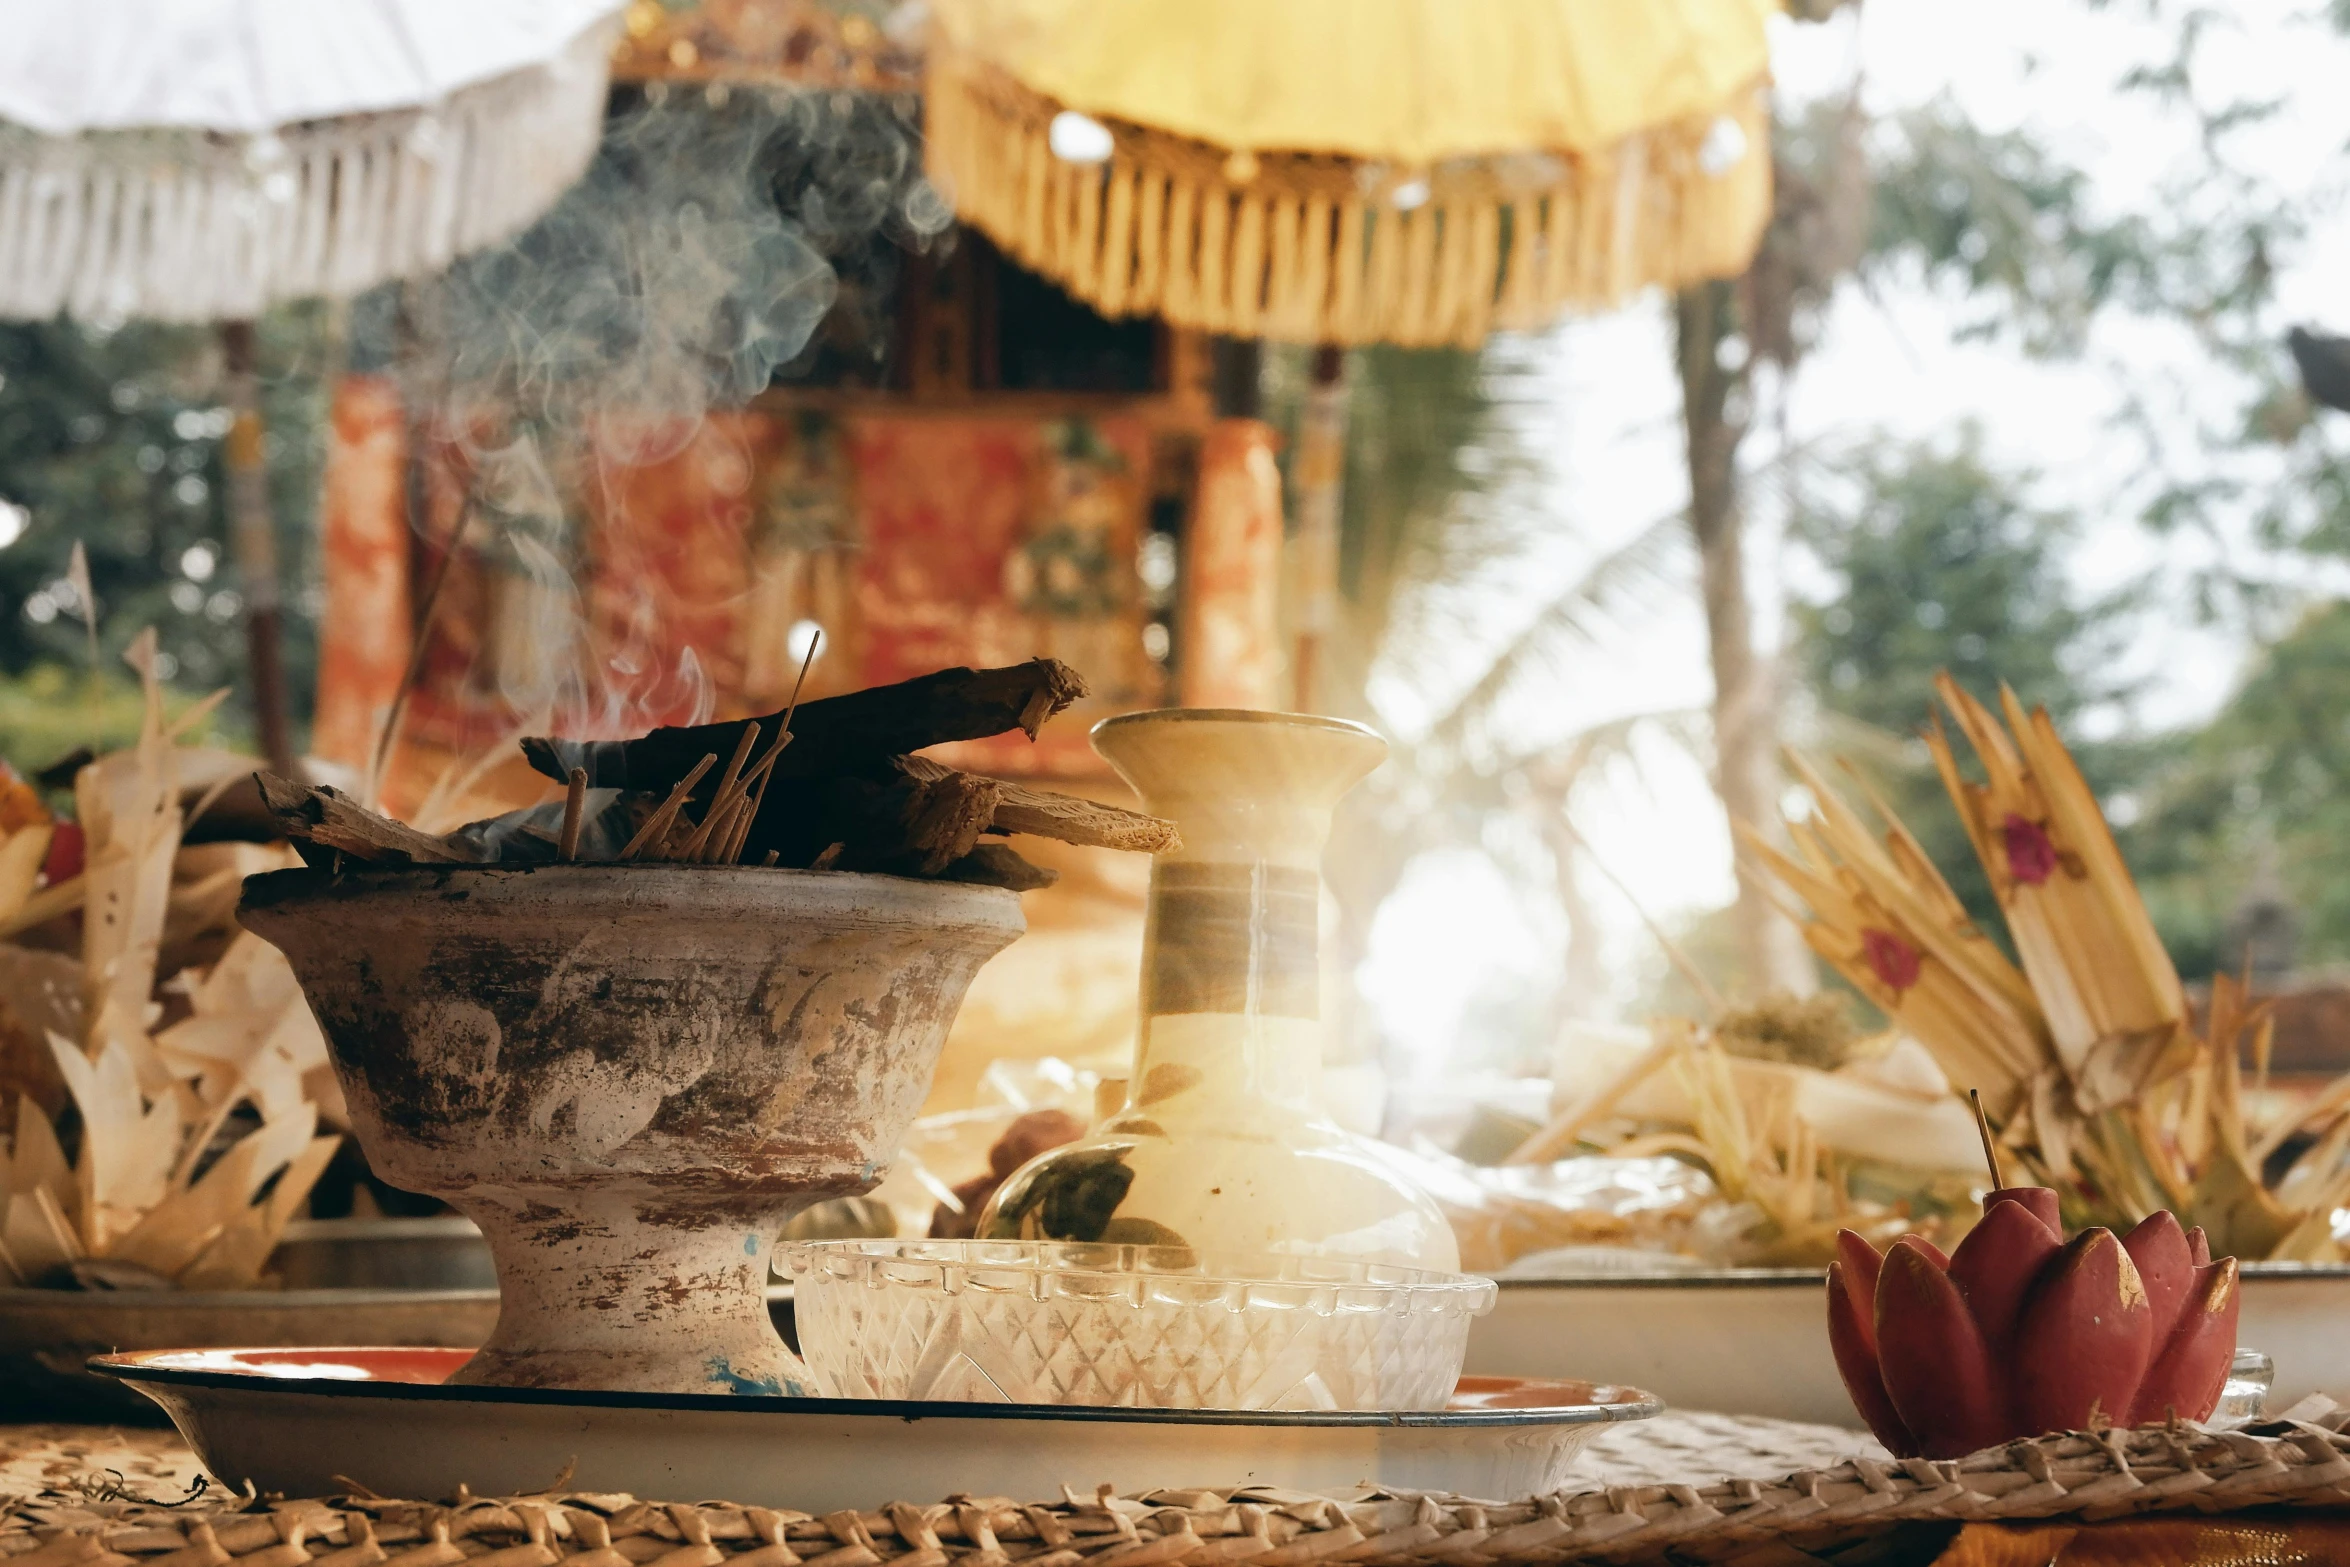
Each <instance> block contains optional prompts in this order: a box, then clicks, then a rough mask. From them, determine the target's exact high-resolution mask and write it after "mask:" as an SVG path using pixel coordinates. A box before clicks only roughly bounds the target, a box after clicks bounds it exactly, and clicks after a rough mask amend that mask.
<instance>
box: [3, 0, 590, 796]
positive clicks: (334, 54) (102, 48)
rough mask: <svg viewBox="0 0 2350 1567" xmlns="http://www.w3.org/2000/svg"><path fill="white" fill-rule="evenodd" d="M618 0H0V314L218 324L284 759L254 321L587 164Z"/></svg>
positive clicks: (500, 210)
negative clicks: (3, 43)
mask: <svg viewBox="0 0 2350 1567" xmlns="http://www.w3.org/2000/svg"><path fill="white" fill-rule="evenodd" d="M619 6H620V0H75V3H72V4H62V5H61V4H58V3H56V0H0V36H5V37H6V38H8V40H9V44H8V47H7V48H6V49H5V50H0V315H9V316H18V317H31V318H35V319H40V318H46V317H49V316H53V315H56V314H58V313H60V312H63V313H66V314H69V315H72V316H75V317H77V318H81V319H85V320H92V321H121V320H126V319H129V318H132V317H143V318H147V319H152V320H164V321H218V322H221V323H223V334H222V339H223V345H224V347H225V349H226V357H227V360H228V369H229V397H230V401H231V404H232V406H233V407H234V408H235V409H236V414H237V427H236V428H235V429H234V430H233V431H232V433H231V435H230V439H229V442H228V446H227V450H226V454H225V455H226V463H227V467H228V473H229V481H230V482H229V508H230V513H231V520H232V525H233V537H234V540H235V552H236V558H237V564H238V568H239V572H240V575H242V577H243V578H244V586H245V601H246V613H247V629H248V640H249V648H250V654H251V657H252V662H253V696H254V705H255V708H256V710H257V712H256V716H257V718H258V719H259V722H260V727H261V739H262V748H263V750H264V751H265V753H267V755H268V756H269V758H270V761H271V763H272V765H273V766H276V767H278V768H279V769H280V770H287V769H288V768H289V766H290V762H291V757H290V753H289V747H288V744H287V740H286V730H285V717H284V696H283V691H282V686H283V681H282V679H281V678H280V676H279V674H278V668H277V630H276V627H277V614H278V587H277V564H276V554H275V548H274V545H273V541H272V538H271V534H270V528H269V515H268V507H267V500H266V495H265V491H264V487H263V484H262V469H261V440H260V435H261V426H260V417H259V412H258V406H257V402H256V397H255V389H254V380H253V373H252V331H251V327H250V322H251V319H252V318H253V317H254V316H257V315H259V314H260V313H261V312H262V311H263V310H264V309H266V308H267V307H268V306H270V305H272V304H274V303H277V302H279V301H281V300H288V299H296V298H303V297H307V296H314V295H322V294H323V295H336V296H342V295H350V294H354V293H357V292H359V291H361V290H363V289H367V288H371V287H373V286H374V285H376V284H378V283H382V282H386V281H388V280H390V279H393V278H398V277H408V276H415V275H417V274H421V273H428V272H433V271H437V270H439V269H440V268H442V267H444V266H446V265H447V264H448V263H449V262H450V261H452V260H454V259H455V258H456V257H458V256H459V255H462V254H464V253H465V252H466V251H469V250H474V249H478V248H480V247H482V246H484V245H489V244H493V243H495V242H497V241H499V240H502V239H505V238H507V237H508V236H510V235H512V234H514V233H516V232H518V231H519V230H521V229H522V228H523V227H525V226H526V225H528V224H529V223H530V222H531V221H532V220H534V219H535V218H537V217H538V216H539V215H540V214H541V213H543V212H545V211H546V209H547V208H548V207H549V206H551V205H552V204H553V203H554V201H555V198H556V197H558V196H560V195H561V194H562V193H563V191H564V190H565V188H566V187H568V186H569V185H570V184H571V183H572V182H573V181H574V180H576V179H578V177H579V176H580V174H581V173H582V172H584V171H585V170H586V168H587V165H588V161H589V159H591V158H592V157H593V156H594V155H595V150H596V144H597V140H598V138H599V136H600V134H601V130H602V124H603V109H604V95H605V90H606V77H607V71H608V67H609V63H610V49H611V43H612V36H611V32H610V30H609V29H608V27H607V26H606V24H607V23H608V21H609V20H610V19H611V17H612V16H613V15H614V14H615V13H616V12H617V11H618V10H619Z"/></svg>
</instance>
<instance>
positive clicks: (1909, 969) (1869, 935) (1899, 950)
mask: <svg viewBox="0 0 2350 1567" xmlns="http://www.w3.org/2000/svg"><path fill="white" fill-rule="evenodd" d="M1860 953H1861V956H1862V957H1864V958H1866V959H1867V960H1868V965H1869V969H1870V971H1871V972H1872V973H1874V974H1875V975H1876V976H1877V978H1879V979H1881V980H1883V981H1884V982H1885V983H1886V984H1887V985H1889V986H1891V987H1892V989H1893V990H1894V991H1895V993H1897V994H1898V993H1899V992H1901V991H1904V990H1907V989H1908V988H1909V987H1910V986H1912V985H1914V984H1916V983H1917V982H1918V965H1919V964H1920V963H1921V962H1923V961H1924V959H1923V958H1921V957H1920V956H1919V954H1918V949H1917V948H1915V947H1913V946H1911V945H1910V944H1909V943H1908V942H1906V941H1903V940H1902V939H1901V938H1900V937H1899V936H1896V935H1894V934H1893V932H1891V931H1889V930H1879V929H1877V928H1876V927H1875V926H1873V925H1872V926H1870V927H1868V928H1867V929H1865V930H1863V931H1862V932H1861V933H1860Z"/></svg>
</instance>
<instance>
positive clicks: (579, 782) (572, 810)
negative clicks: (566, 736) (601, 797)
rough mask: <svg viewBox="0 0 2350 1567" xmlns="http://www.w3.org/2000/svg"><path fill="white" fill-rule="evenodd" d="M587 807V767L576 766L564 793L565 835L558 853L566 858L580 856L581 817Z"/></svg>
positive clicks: (559, 845)
mask: <svg viewBox="0 0 2350 1567" xmlns="http://www.w3.org/2000/svg"><path fill="white" fill-rule="evenodd" d="M586 809H587V769H586V768H584V767H574V768H573V769H571V776H570V778H569V779H568V780H566V783H565V788H564V795H563V836H562V838H561V840H560V841H559V842H558V843H557V845H556V853H557V854H559V855H560V856H562V858H564V859H566V860H576V859H578V858H579V829H580V819H581V817H582V816H583V815H584V814H585V813H586Z"/></svg>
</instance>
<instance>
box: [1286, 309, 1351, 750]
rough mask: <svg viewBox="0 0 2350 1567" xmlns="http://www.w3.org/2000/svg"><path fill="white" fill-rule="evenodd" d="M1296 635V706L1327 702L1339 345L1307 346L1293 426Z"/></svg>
mask: <svg viewBox="0 0 2350 1567" xmlns="http://www.w3.org/2000/svg"><path fill="white" fill-rule="evenodd" d="M1296 472H1297V577H1296V583H1297V639H1296V646H1295V648H1294V649H1293V650H1292V653H1291V656H1290V670H1291V673H1292V676H1293V681H1294V686H1295V697H1296V707H1297V710H1298V711H1299V712H1303V713H1319V712H1323V711H1325V710H1326V708H1327V707H1328V705H1329V703H1330V701H1331V697H1332V693H1331V692H1329V691H1327V690H1325V689H1324V687H1326V686H1327V685H1328V684H1329V662H1330V643H1331V639H1332V638H1333V637H1334V636H1335V635H1336V633H1337V630H1338V539H1339V521H1340V518H1339V507H1340V503H1341V502H1342V501H1343V500H1344V499H1345V493H1344V486H1345V481H1346V350H1345V349H1343V348H1341V347H1339V346H1338V345H1337V344H1335V343H1324V344H1322V345H1321V346H1320V347H1319V348H1316V349H1315V350H1314V364H1313V377H1312V380H1311V382H1310V384H1309V385H1308V386H1307V389H1306V401H1305V410H1304V416H1303V417H1302V418H1301V419H1300V420H1299V421H1298V432H1297V464H1296Z"/></svg>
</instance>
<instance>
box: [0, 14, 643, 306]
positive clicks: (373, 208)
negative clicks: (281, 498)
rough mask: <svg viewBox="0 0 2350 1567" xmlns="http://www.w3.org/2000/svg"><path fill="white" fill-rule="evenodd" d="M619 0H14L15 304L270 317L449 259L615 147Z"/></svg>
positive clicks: (10, 232) (8, 167) (7, 239)
mask: <svg viewBox="0 0 2350 1567" xmlns="http://www.w3.org/2000/svg"><path fill="white" fill-rule="evenodd" d="M616 9H617V5H616V3H615V0H336V3H333V4H324V5H322V4H317V3H315V0H85V3H82V4H76V5H64V6H61V5H57V4H55V3H53V0H0V29H4V30H5V32H6V35H7V36H8V38H9V39H10V40H11V42H10V45H9V47H8V48H7V49H6V50H5V51H0V122H4V123H0V313H5V314H8V315H14V316H30V317H45V316H50V315H54V314H56V313H57V312H59V311H61V310H62V311H65V312H67V313H69V314H72V315H74V316H77V317H83V318H89V319H104V318H114V319H122V318H125V317H131V316H138V317H145V318H149V319H155V320H166V321H216V320H231V319H239V318H245V317H250V316H254V315H257V314H259V313H260V312H261V311H262V310H263V309H265V308H266V307H267V306H269V305H271V304H273V303H275V302H277V301H279V300H285V299H294V298H301V297H304V296H309V295H317V294H335V295H343V294H352V293H356V292H358V291H360V290H362V289H365V288H370V287H372V286H374V285H375V284H377V283H381V282H383V281H385V280H386V279H389V278H394V277H403V276H410V275H413V274H416V273H419V272H428V271H433V270H437V269H438V268H440V267H443V266H445V265H447V264H448V262H449V261H450V260H452V259H453V258H455V257H456V256H458V255H461V254H463V253H464V252H465V251H468V250H472V249H477V248H479V247H481V246H483V245H487V244H491V243H494V242H495V241H498V240H501V239H504V238H506V237H507V236H508V235H510V234H513V233H514V232H516V231H517V230H519V229H521V228H522V227H523V226H525V225H526V224H528V223H529V222H530V221H531V220H532V219H534V218H536V217H537V216H538V215H539V214H540V213H542V212H544V211H545V210H546V209H547V207H548V206H549V205H550V204H551V203H552V202H553V201H554V199H555V198H556V197H557V196H558V195H560V194H562V192H563V190H564V189H565V188H566V187H567V186H569V185H570V184H571V183H572V181H574V180H576V179H577V178H578V177H579V175H580V173H581V171H582V170H584V169H585V168H586V167H587V163H588V159H589V158H590V157H592V156H593V155H594V153H595V148H596V139H597V135H598V132H599V129H600V126H601V122H602V112H603V105H604V91H605V71H606V65H607V62H608V59H609V43H610V39H609V37H608V36H607V33H606V31H605V29H604V28H603V27H602V26H600V25H599V24H600V23H601V22H603V20H604V19H605V18H607V17H608V16H610V15H611V14H612V13H613V12H614V11H615V10H616Z"/></svg>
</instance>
